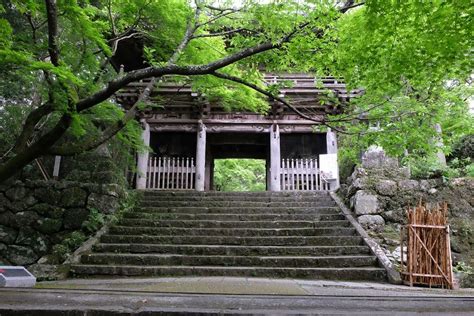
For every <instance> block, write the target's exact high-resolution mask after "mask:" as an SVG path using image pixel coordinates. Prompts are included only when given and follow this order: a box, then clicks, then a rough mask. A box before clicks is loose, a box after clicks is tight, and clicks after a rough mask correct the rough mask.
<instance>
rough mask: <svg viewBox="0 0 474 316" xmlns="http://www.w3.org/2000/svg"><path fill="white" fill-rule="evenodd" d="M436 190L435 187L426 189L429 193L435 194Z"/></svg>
mask: <svg viewBox="0 0 474 316" xmlns="http://www.w3.org/2000/svg"><path fill="white" fill-rule="evenodd" d="M436 192H438V190H436V189H435V188H431V189H429V190H428V193H429V194H435V193H436Z"/></svg>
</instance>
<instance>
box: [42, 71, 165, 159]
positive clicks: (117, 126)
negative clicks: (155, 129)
mask: <svg viewBox="0 0 474 316" xmlns="http://www.w3.org/2000/svg"><path fill="white" fill-rule="evenodd" d="M155 83H156V78H152V79H151V80H150V82H149V83H148V84H147V86H146V87H145V89H144V90H143V92H142V93H141V94H140V96H139V97H138V99H137V101H136V102H135V103H134V104H133V106H132V107H131V108H130V109H129V110H128V111H127V113H126V114H125V115H124V117H123V118H122V119H120V120H118V121H116V122H115V123H114V124H113V125H111V126H109V127H108V128H107V129H106V130H105V131H103V132H102V135H101V137H99V138H98V139H93V138H91V139H89V140H88V141H85V142H82V143H80V144H74V145H71V144H66V145H63V146H61V147H51V148H50V150H48V153H49V154H51V155H60V156H72V155H76V154H79V153H81V152H85V151H89V150H92V149H94V148H97V147H98V146H100V145H102V144H103V143H105V142H107V141H108V140H110V139H111V138H112V137H114V136H115V135H116V134H117V133H118V132H120V131H121V130H122V128H123V127H125V125H127V123H128V122H130V121H131V120H133V119H134V118H135V115H136V113H137V108H138V106H139V105H140V103H142V102H143V101H145V100H146V99H148V97H149V96H150V93H151V91H152V90H153V87H154V85H155Z"/></svg>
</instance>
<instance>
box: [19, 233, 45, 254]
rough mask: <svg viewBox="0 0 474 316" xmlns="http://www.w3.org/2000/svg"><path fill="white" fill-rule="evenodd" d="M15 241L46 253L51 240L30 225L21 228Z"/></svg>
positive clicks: (37, 251) (40, 252)
mask: <svg viewBox="0 0 474 316" xmlns="http://www.w3.org/2000/svg"><path fill="white" fill-rule="evenodd" d="M15 243H16V244H18V245H22V246H28V247H30V248H31V249H33V250H34V251H35V252H36V253H39V254H45V253H46V252H47V251H48V250H49V242H48V240H47V238H46V236H43V235H42V234H40V233H39V232H37V231H35V230H33V229H31V228H29V227H25V228H22V229H20V232H19V233H18V238H17V239H16V242H15Z"/></svg>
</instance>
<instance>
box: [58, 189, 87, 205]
mask: <svg viewBox="0 0 474 316" xmlns="http://www.w3.org/2000/svg"><path fill="white" fill-rule="evenodd" d="M86 199H87V193H86V191H84V190H82V189H81V188H78V187H72V188H68V189H65V190H64V191H63V192H62V197H61V202H60V206H64V207H85V206H86Z"/></svg>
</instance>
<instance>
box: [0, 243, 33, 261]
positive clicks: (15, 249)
mask: <svg viewBox="0 0 474 316" xmlns="http://www.w3.org/2000/svg"><path fill="white" fill-rule="evenodd" d="M5 257H6V259H7V260H8V261H9V262H11V263H12V264H14V265H29V264H32V263H34V262H36V260H38V259H39V257H40V256H38V255H37V254H36V253H35V252H34V251H33V249H31V248H29V247H25V246H16V245H11V246H8V249H7V251H6V253H5Z"/></svg>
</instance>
